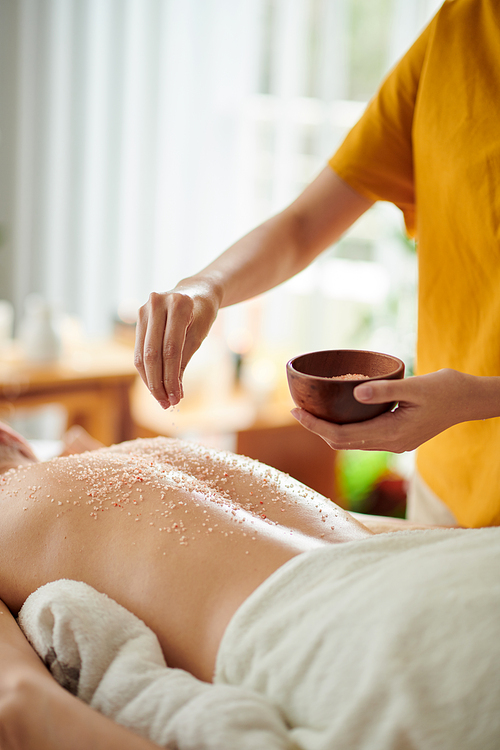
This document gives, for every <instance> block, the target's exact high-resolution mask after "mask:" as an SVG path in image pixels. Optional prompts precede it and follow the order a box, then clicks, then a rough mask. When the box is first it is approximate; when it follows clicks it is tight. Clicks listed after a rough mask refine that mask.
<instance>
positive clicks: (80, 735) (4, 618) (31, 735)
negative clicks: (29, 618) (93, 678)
mask: <svg viewBox="0 0 500 750" xmlns="http://www.w3.org/2000/svg"><path fill="white" fill-rule="evenodd" d="M0 747H1V748H2V750H88V748H93V750H116V748H117V747H119V748H120V749H121V750H154V748H156V747H158V746H157V745H156V744H154V743H152V742H149V741H148V740H145V739H143V738H141V737H138V736H137V735H135V734H133V733H132V732H130V731H129V730H127V729H125V728H124V727H121V726H119V725H118V724H115V723H114V722H113V721H111V720H110V719H108V718H106V717H105V716H103V715H102V714H99V713H97V712H96V711H94V710H93V709H92V708H90V707H89V706H88V705H86V704H85V703H83V702H82V701H80V700H79V699H78V698H75V696H73V695H71V694H70V693H68V692H66V691H65V690H64V689H63V688H62V687H61V686H60V685H58V684H57V682H56V681H55V680H54V679H53V678H52V677H51V675H50V674H49V673H48V672H47V670H46V668H45V667H44V665H43V664H42V662H41V661H40V659H39V658H38V656H37V654H36V653H35V652H34V651H33V649H32V648H31V646H30V645H29V643H28V642H27V640H26V638H25V637H24V635H23V634H22V632H21V630H20V629H19V627H18V626H17V624H16V622H15V620H14V618H13V617H12V615H11V614H10V612H9V610H8V609H7V607H6V606H5V605H4V604H3V603H2V602H0Z"/></svg>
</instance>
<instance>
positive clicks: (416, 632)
mask: <svg viewBox="0 0 500 750" xmlns="http://www.w3.org/2000/svg"><path fill="white" fill-rule="evenodd" d="M214 681H215V682H216V683H218V682H222V683H224V684H232V685H240V686H242V687H245V688H247V689H250V690H254V691H256V692H259V693H261V694H262V695H264V696H266V697H267V698H268V699H272V700H273V702H275V703H276V704H277V705H278V706H280V708H281V710H282V713H283V715H284V716H285V718H286V720H287V722H288V724H289V725H290V727H292V729H291V734H292V736H293V738H294V739H295V741H296V742H297V743H298V744H299V745H300V747H302V748H307V750H403V749H404V750H410V748H411V750H499V748H500V528H495V529H480V530H450V531H403V532H397V533H393V534H380V535H377V536H374V537H370V538H368V539H365V540H362V541H360V542H349V543H346V544H339V545H332V546H329V547H325V548H323V549H320V550H315V551H312V552H306V553H305V554H303V555H299V556H297V557H295V558H293V559H292V560H290V561H289V562H287V563H286V564H285V565H284V566H282V567H281V568H279V569H278V570H277V571H276V572H275V573H273V575H272V576H271V577H270V578H268V579H267V581H265V582H264V583H263V584H262V585H261V586H260V587H259V588H258V589H257V590H256V591H255V592H254V593H253V594H251V595H250V597H249V598H248V599H247V600H246V601H245V602H244V603H243V605H242V606H241V607H240V608H239V610H238V611H237V612H236V614H235V615H234V617H233V618H232V620H231V622H230V623H229V625H228V627H227V629H226V632H225V633H224V635H223V638H222V643H221V646H220V648H219V652H218V656H217V665H216V673H215V678H214Z"/></svg>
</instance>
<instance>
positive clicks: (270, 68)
mask: <svg viewBox="0 0 500 750" xmlns="http://www.w3.org/2000/svg"><path fill="white" fill-rule="evenodd" d="M374 1H375V0H370V2H372V3H373V2H374ZM1 2H2V5H3V10H2V11H1V13H2V15H1V16H0V17H1V18H2V19H3V22H4V28H3V30H2V34H3V37H2V38H3V40H4V42H5V44H6V47H8V50H10V55H11V59H10V66H11V67H10V69H9V70H10V71H11V72H12V77H13V78H12V87H11V89H12V90H11V95H10V96H6V98H5V100H4V104H3V105H2V106H4V111H3V112H2V122H3V123H4V125H3V129H4V132H3V136H4V137H3V141H2V144H1V148H2V149H3V150H4V155H5V154H9V160H8V163H9V165H10V167H9V169H7V170H5V172H4V175H3V176H0V182H2V181H3V182H2V184H0V196H4V198H5V196H8V197H9V199H8V200H7V199H6V200H4V206H0V221H1V222H2V223H3V225H4V229H5V231H4V233H3V234H4V237H5V238H6V239H5V244H4V247H3V253H4V255H5V254H6V253H7V254H8V255H9V258H10V262H9V263H5V264H4V266H3V268H5V269H7V270H6V271H5V272H4V275H5V278H4V279H3V287H2V289H3V291H2V292H1V293H0V296H2V294H3V296H9V297H10V298H11V300H12V301H13V302H14V304H15V307H16V310H17V312H18V313H19V312H20V310H21V308H22V304H23V300H24V298H25V297H26V295H27V294H28V293H29V292H32V291H37V292H40V293H42V294H43V295H44V296H45V297H46V298H47V299H48V300H49V301H50V302H51V303H52V304H53V305H55V306H56V307H57V308H58V309H60V310H64V311H66V312H68V313H71V314H77V315H79V316H80V317H81V318H82V320H83V322H84V325H85V329H86V331H87V332H88V333H90V334H102V333H106V332H107V331H108V330H109V328H110V325H111V321H112V318H113V316H114V314H115V312H116V310H117V308H118V306H119V305H120V304H121V303H123V302H125V301H127V300H132V301H134V300H136V301H137V302H138V303H142V302H144V301H145V300H146V299H147V296H148V294H149V292H150V291H151V290H153V289H156V290H165V289H168V288H169V287H171V286H172V285H173V284H174V283H175V282H176V281H177V280H178V279H179V278H181V277H183V276H185V275H187V274H189V273H191V272H193V271H195V270H196V269H198V268H199V267H200V266H201V265H202V264H205V263H206V262H208V261H209V260H210V259H211V258H213V257H214V256H215V255H217V254H218V253H219V252H220V251H222V250H223V249H224V248H225V247H226V246H227V245H229V244H230V243H231V242H232V241H234V240H235V239H237V238H238V236H240V235H241V234H242V233H244V232H245V231H247V230H248V229H249V228H250V227H251V226H252V225H254V224H255V223H256V222H258V221H260V220H262V219H264V218H265V217H266V216H268V215H269V214H270V213H271V212H273V211H276V210H278V209H279V208H281V207H282V206H283V205H285V204H286V203H287V202H288V201H289V200H290V199H291V198H293V197H294V196H295V195H296V194H297V193H298V191H299V190H300V189H301V188H302V187H303V186H304V185H305V184H306V183H307V182H308V181H309V180H310V179H311V178H312V177H313V176H314V174H315V172H317V171H318V170H319V169H320V168H321V167H322V165H323V163H324V161H325V159H326V158H327V157H328V155H329V154H330V153H331V152H332V151H333V149H334V147H335V145H336V144H337V143H338V141H339V140H340V139H341V137H342V136H343V134H344V133H345V130H346V128H347V127H349V126H350V125H351V124H352V122H353V121H354V120H355V119H356V118H357V116H358V115H359V113H360V111H362V108H363V106H364V105H363V101H356V99H355V93H354V94H353V91H352V80H351V79H352V60H351V58H352V55H353V50H352V49H351V48H350V46H349V39H350V38H352V34H351V32H350V29H351V27H352V23H353V13H354V12H355V11H356V12H357V13H358V14H359V13H360V12H362V11H363V3H362V2H360V0H358V1H357V2H355V1H354V0H17V1H16V0H1ZM437 4H438V3H437V2H436V1H435V0H393V1H392V2H390V1H389V0H385V2H384V1H383V0H377V6H379V7H380V9H381V12H382V10H384V9H385V11H384V12H386V14H387V18H388V19H389V25H388V28H387V33H386V36H387V43H386V46H385V53H384V55H385V57H384V61H383V64H382V68H381V71H380V73H381V75H382V74H383V73H384V72H385V71H386V70H387V69H388V68H389V67H390V65H392V64H393V62H394V61H395V60H396V59H397V57H398V56H399V55H400V54H401V53H402V52H403V51H404V50H405V48H406V47H408V46H409V44H410V43H411V42H412V40H413V39H414V38H415V37H416V35H417V33H418V32H419V30H420V29H421V28H422V27H423V25H424V24H425V22H426V21H427V20H428V19H429V17H430V15H431V14H432V12H434V10H435V9H436V7H437ZM364 5H365V6H367V3H366V2H365V3H364ZM367 7H368V6H367ZM360 9H361V10H360ZM5 24H7V27H5ZM4 57H5V55H4ZM2 59H3V58H2ZM5 108H8V111H5ZM9 123H10V124H9ZM7 274H8V278H9V281H8V286H9V288H8V290H7V291H6V290H5V287H6V279H7Z"/></svg>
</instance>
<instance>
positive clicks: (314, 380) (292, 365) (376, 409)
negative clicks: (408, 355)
mask: <svg viewBox="0 0 500 750" xmlns="http://www.w3.org/2000/svg"><path fill="white" fill-rule="evenodd" d="M404 372H405V366H404V362H402V361H401V360H400V359H398V358H397V357H393V356H391V355H390V354H381V353H380V352H369V351H364V350H362V349H331V350H327V351H323V352H310V353H309V354H301V355H300V356H298V357H294V358H293V359H291V360H290V361H289V362H288V363H287V366H286V373H287V378H288V387H289V388H290V393H291V394H292V398H293V400H294V402H295V404H296V406H299V407H300V408H301V409H305V410H306V411H308V412H310V413H311V414H314V416H315V417H319V419H325V420H327V421H328V422H336V423H337V424H348V423H350V422H363V421H364V420H365V419H372V418H373V417H377V416H378V415H379V414H382V413H383V412H385V411H389V410H390V409H393V408H394V406H395V405H396V403H395V402H393V403H387V404H362V403H360V402H359V401H356V399H355V398H354V395H353V390H354V388H355V387H356V386H357V385H359V384H360V383H364V382H368V381H370V380H397V379H399V378H402V377H403V376H404ZM348 374H351V375H364V376H365V377H364V378H359V379H347V380H336V379H335V378H338V377H339V376H342V375H348Z"/></svg>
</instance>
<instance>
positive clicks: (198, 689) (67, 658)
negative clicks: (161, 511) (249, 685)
mask: <svg viewBox="0 0 500 750" xmlns="http://www.w3.org/2000/svg"><path fill="white" fill-rule="evenodd" d="M19 625H20V627H21V629H22V630H23V632H24V634H25V635H26V637H27V638H28V640H29V642H30V643H31V644H32V646H33V648H34V649H35V651H36V652H37V653H38V654H39V656H40V657H41V658H42V659H43V661H44V662H45V664H46V665H47V667H48V668H49V669H50V671H51V673H52V675H53V676H54V677H55V679H56V680H57V681H58V682H59V683H60V684H61V685H62V686H63V687H65V688H66V689H68V690H70V691H71V692H72V693H74V694H75V695H77V696H78V697H79V698H81V699H82V700H84V701H85V702H86V703H89V704H90V705H91V706H92V707H93V708H95V709H96V710H98V711H100V712H101V713H103V714H105V715H106V716H108V717H110V718H112V719H114V720H115V721H116V722H118V723H119V724H122V725H123V726H126V727H128V728H129V729H132V730H133V731H135V732H136V733H137V734H140V735H141V736H143V737H146V738H148V739H150V740H152V741H153V742H156V743H157V744H158V745H160V746H168V747H169V748H178V749H179V750H212V749H213V750H226V749H227V750H234V749H235V748H238V749H239V750H240V749H241V750H262V748H266V750H293V749H294V748H297V747H298V746H297V745H296V744H295V743H294V742H293V741H292V740H291V738H290V735H289V730H288V728H287V726H286V724H285V722H284V721H283V719H282V717H281V715H280V713H279V711H278V710H277V709H276V708H275V707H274V706H273V705H272V704H271V703H270V702H269V701H267V700H265V699H264V698H263V697H261V696H259V695H258V694H257V693H254V692H253V691H251V690H246V689H243V688H240V687H233V686H229V685H217V686H215V685H210V684H208V683H205V682H201V681H200V680H197V679H196V678H195V677H193V676H192V675H191V674H188V673H187V672H184V671H183V670H181V669H170V668H168V667H167V665H166V663H165V660H164V657H163V653H162V651H161V648H160V645H159V643H158V640H157V638H156V636H155V634H154V633H153V632H152V631H151V630H150V629H149V628H148V627H147V626H146V625H145V624H144V623H143V622H142V621H141V620H139V619H138V618H137V617H135V615H133V614H132V613H130V612H128V611H127V610H126V609H124V608H123V607H122V606H120V605H119V604H117V603H116V602H115V601H113V600H112V599H110V598H109V597H107V596H106V595H104V594H101V593H99V592H97V591H96V590H95V589H93V588H91V587H90V586H88V585H87V584H85V583H82V582H80V581H70V580H60V581H55V582H52V583H48V584H47V585H45V586H42V587H41V588H40V589H38V590H37V591H35V592H34V593H33V594H32V595H31V596H30V597H28V599H27V600H26V602H25V603H24V605H23V607H22V609H21V611H20V613H19Z"/></svg>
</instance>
